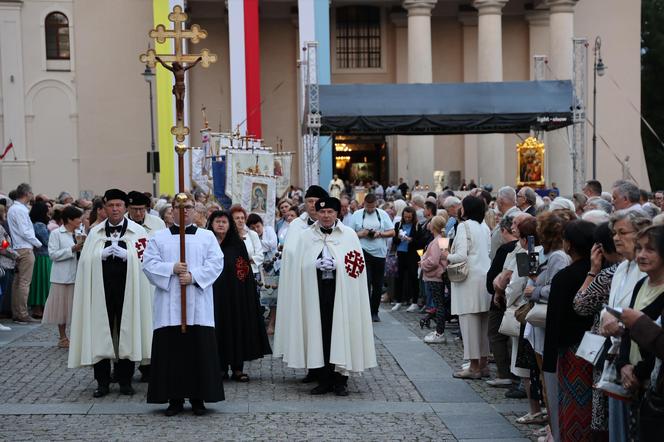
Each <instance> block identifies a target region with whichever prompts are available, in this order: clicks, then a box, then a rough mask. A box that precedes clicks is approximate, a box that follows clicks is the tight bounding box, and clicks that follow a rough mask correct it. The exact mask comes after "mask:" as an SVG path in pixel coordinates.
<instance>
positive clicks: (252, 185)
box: [238, 172, 277, 226]
mask: <svg viewBox="0 0 664 442" xmlns="http://www.w3.org/2000/svg"><path fill="white" fill-rule="evenodd" d="M238 176H239V178H240V182H241V183H242V184H241V186H240V201H239V204H240V205H241V206H242V207H243V208H244V210H246V211H247V212H248V213H255V214H257V215H259V216H260V217H261V218H262V219H263V225H265V226H272V225H274V215H275V202H276V192H277V181H276V177H275V176H268V175H254V174H251V173H245V172H239V173H238Z"/></svg>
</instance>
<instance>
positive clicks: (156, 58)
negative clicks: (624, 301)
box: [139, 5, 217, 333]
mask: <svg viewBox="0 0 664 442" xmlns="http://www.w3.org/2000/svg"><path fill="white" fill-rule="evenodd" d="M187 18H188V17H187V14H185V13H184V12H183V11H182V7H181V6H179V5H176V6H174V7H173V12H171V13H170V14H168V20H169V21H170V22H172V23H173V28H172V29H166V26H164V25H162V24H159V25H157V26H156V27H155V28H154V29H152V30H151V31H150V32H149V34H148V35H149V36H150V38H153V39H155V40H156V42H157V43H165V42H166V39H169V38H172V39H173V42H174V46H175V53H174V54H157V51H155V50H154V49H148V50H147V52H146V53H145V54H141V55H140V57H139V59H140V60H141V62H142V63H145V64H147V65H148V66H149V67H151V68H154V67H155V66H156V64H157V63H159V64H161V65H162V66H163V67H164V68H165V69H168V70H169V71H171V72H172V73H173V77H174V78H175V83H174V85H173V95H174V96H175V122H176V123H175V126H173V127H171V134H173V135H174V136H175V139H176V140H177V141H178V144H177V145H176V146H175V152H176V153H177V155H178V191H179V193H178V194H177V195H176V196H175V201H176V204H177V207H178V209H179V212H180V213H179V215H180V217H179V218H180V219H179V223H180V262H185V261H186V254H185V219H184V205H185V203H187V195H186V194H185V193H184V192H185V187H184V153H185V152H186V150H187V147H186V146H185V145H184V143H183V142H184V140H185V137H186V136H187V135H189V128H188V127H187V126H185V125H184V98H185V93H186V90H185V81H184V80H185V73H186V72H187V71H188V70H189V69H191V68H193V67H194V66H196V65H197V64H198V63H200V64H201V66H203V67H204V68H207V67H208V66H210V64H212V63H214V62H216V61H217V56H216V55H215V54H211V53H210V51H209V50H207V49H202V50H201V52H200V54H184V53H183V51H182V48H183V46H184V42H185V41H186V40H187V39H188V40H190V41H191V42H192V43H198V42H199V41H201V40H202V39H204V38H206V37H207V31H205V30H204V29H201V27H200V26H198V25H191V28H190V29H186V28H183V26H182V25H183V24H184V23H185V22H186V21H187ZM155 46H156V45H155ZM180 311H181V315H182V316H181V318H180V324H181V329H182V332H183V333H184V332H186V331H187V286H186V285H181V286H180Z"/></svg>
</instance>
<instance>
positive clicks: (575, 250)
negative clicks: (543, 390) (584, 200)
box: [542, 220, 595, 441]
mask: <svg viewBox="0 0 664 442" xmlns="http://www.w3.org/2000/svg"><path fill="white" fill-rule="evenodd" d="M594 231H595V225H594V224H593V223H590V222H588V221H583V220H574V221H571V222H569V223H568V224H567V225H566V226H565V230H564V231H563V248H564V250H565V253H566V254H567V255H568V256H569V257H570V258H571V260H572V263H571V264H570V265H569V266H567V267H565V268H564V269H562V270H561V271H559V272H558V273H557V274H556V276H554V277H553V280H552V281H551V290H550V292H549V302H548V304H547V312H546V335H545V338H544V355H543V356H544V357H543V362H542V369H543V370H544V371H545V372H547V373H556V372H557V376H558V395H557V399H558V400H557V401H556V400H555V399H553V397H552V395H551V392H550V391H549V392H548V394H549V409H550V407H558V429H559V439H556V440H563V441H577V440H578V441H582V440H583V441H585V440H590V439H591V429H590V423H591V420H592V400H591V399H592V392H591V389H592V365H590V363H588V362H587V361H585V360H584V359H581V358H579V357H577V356H576V354H575V352H576V348H577V347H578V345H579V344H580V343H581V339H582V338H583V335H584V333H585V332H586V331H587V330H589V329H590V327H591V326H592V318H591V317H587V316H579V315H578V314H576V313H575V312H574V296H575V295H576V293H577V292H578V291H579V288H581V286H582V285H583V281H584V280H585V279H586V275H587V273H588V272H589V271H590V252H591V249H592V246H593V244H594V236H593V234H594Z"/></svg>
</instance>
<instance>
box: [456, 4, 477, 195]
mask: <svg viewBox="0 0 664 442" xmlns="http://www.w3.org/2000/svg"><path fill="white" fill-rule="evenodd" d="M459 21H460V22H461V26H462V35H463V40H462V41H463V82H464V83H472V82H475V81H477V14H475V13H474V12H461V13H459ZM463 144H464V153H463V160H464V171H463V177H462V178H465V179H466V182H469V179H470V178H473V179H475V180H477V179H478V177H479V171H478V165H479V159H478V157H477V135H476V134H466V135H464V136H463Z"/></svg>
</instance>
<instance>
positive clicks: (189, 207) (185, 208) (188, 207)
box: [182, 206, 194, 210]
mask: <svg viewBox="0 0 664 442" xmlns="http://www.w3.org/2000/svg"><path fill="white" fill-rule="evenodd" d="M182 208H183V209H184V210H194V206H184V207H182Z"/></svg>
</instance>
